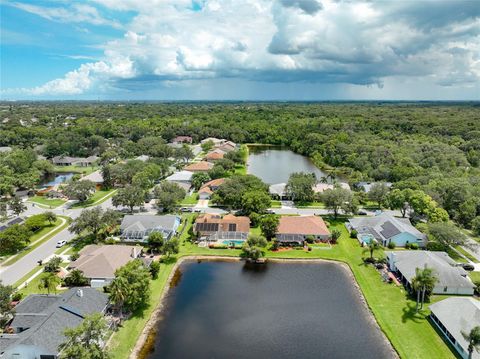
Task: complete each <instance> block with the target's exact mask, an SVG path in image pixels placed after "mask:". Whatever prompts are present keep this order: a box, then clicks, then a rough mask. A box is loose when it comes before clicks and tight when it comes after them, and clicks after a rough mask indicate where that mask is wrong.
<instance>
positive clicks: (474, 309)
mask: <svg viewBox="0 0 480 359" xmlns="http://www.w3.org/2000/svg"><path fill="white" fill-rule="evenodd" d="M429 308H430V311H431V312H432V313H431V314H430V319H431V320H432V322H433V323H435V326H436V327H437V328H438V329H439V330H440V331H441V332H442V334H443V335H444V336H445V338H446V339H447V340H448V341H449V342H450V343H451V344H452V346H453V347H454V348H455V350H456V351H457V352H458V354H459V355H460V357H461V358H464V359H468V358H469V356H468V344H469V343H468V341H467V340H466V339H465V337H464V336H463V334H464V333H466V334H468V333H470V331H471V330H472V329H473V328H474V327H476V326H480V302H479V301H478V300H475V299H473V298H465V297H450V298H447V299H444V300H441V301H440V302H437V303H434V304H432V305H430V307H429ZM472 358H473V359H480V353H478V352H477V351H476V350H475V349H474V350H473V355H472Z"/></svg>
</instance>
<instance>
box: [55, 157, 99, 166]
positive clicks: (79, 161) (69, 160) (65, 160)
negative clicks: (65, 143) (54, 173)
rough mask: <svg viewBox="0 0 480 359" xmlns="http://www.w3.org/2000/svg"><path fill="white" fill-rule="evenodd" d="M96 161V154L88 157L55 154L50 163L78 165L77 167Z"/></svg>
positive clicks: (90, 164)
mask: <svg viewBox="0 0 480 359" xmlns="http://www.w3.org/2000/svg"><path fill="white" fill-rule="evenodd" d="M97 161H98V157H97V156H89V157H86V158H84V157H69V156H55V157H53V158H52V163H53V164H54V165H55V166H79V167H88V166H92V165H93V164H94V163H95V162H97Z"/></svg>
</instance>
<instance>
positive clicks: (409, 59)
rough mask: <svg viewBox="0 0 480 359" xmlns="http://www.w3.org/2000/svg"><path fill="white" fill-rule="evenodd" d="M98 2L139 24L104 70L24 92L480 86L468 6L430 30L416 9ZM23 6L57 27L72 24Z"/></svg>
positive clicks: (248, 0)
mask: <svg viewBox="0 0 480 359" xmlns="http://www.w3.org/2000/svg"><path fill="white" fill-rule="evenodd" d="M93 2H94V3H98V4H101V5H102V6H105V7H107V8H111V9H114V10H117V11H118V10H124V11H135V12H137V15H136V16H135V17H134V18H133V19H132V21H131V22H130V23H129V24H128V25H125V26H126V28H127V31H126V32H125V35H124V36H123V37H122V38H119V39H116V40H114V41H110V42H108V43H106V44H103V49H104V56H103V58H102V59H101V61H98V62H91V63H87V64H84V65H82V66H81V67H80V68H79V69H77V70H75V71H72V72H69V73H68V74H66V75H65V77H64V78H62V79H56V80H53V81H50V82H48V83H46V84H44V85H43V86H39V87H37V88H34V89H30V90H26V91H30V93H32V94H61V93H65V94H80V93H83V92H86V91H90V90H92V89H94V88H95V86H97V85H98V84H99V83H100V84H102V85H103V86H106V87H107V88H108V86H110V87H111V88H125V89H127V90H128V89H130V88H132V86H134V88H135V89H138V88H141V87H142V86H144V88H145V89H150V88H151V87H152V86H153V87H155V83H157V84H163V85H165V84H168V86H171V84H172V83H174V82H179V81H180V82H181V81H184V82H188V83H189V84H191V83H192V82H190V80H198V79H213V78H218V79H221V78H239V79H243V80H250V81H266V82H311V83H324V84H328V83H345V84H353V85H372V84H376V85H378V86H381V85H382V84H383V83H384V82H385V81H387V82H388V83H389V84H390V83H391V81H388V79H389V78H399V77H407V78H408V77H414V78H416V79H421V78H424V79H428V81H429V83H430V82H432V81H433V82H436V83H437V84H439V85H441V86H450V85H451V86H471V85H472V83H474V82H478V81H479V80H480V60H479V55H478V54H479V53H480V45H479V43H478V36H479V34H480V24H479V21H478V16H479V14H478V13H479V11H476V12H475V10H471V11H470V10H469V12H465V13H466V15H465V16H463V17H459V16H458V14H457V13H454V12H453V11H452V9H455V7H461V6H467V5H468V3H462V2H454V3H452V4H451V5H449V6H447V5H448V4H447V5H445V4H446V3H447V2H445V1H438V2H430V3H429V4H430V6H431V7H432V8H433V10H432V11H433V12H434V13H435V14H436V15H437V18H438V19H440V18H441V19H440V20H435V22H433V23H432V21H431V20H430V19H429V16H430V14H429V13H427V12H426V11H425V10H421V11H423V13H421V14H419V13H418V11H417V9H416V8H415V7H416V6H419V5H418V4H417V3H415V2H402V3H401V4H398V3H396V2H392V3H388V4H387V3H385V2H378V3H377V2H371V1H365V2H354V3H352V2H340V1H334V0H325V1H321V2H320V1H315V0H278V1H273V2H272V1H268V0H222V1H212V0H210V1H206V2H205V3H204V6H203V7H202V8H201V9H192V2H191V1H187V0H181V1H178V0H176V1H171V2H167V1H163V0H152V1H137V0H93ZM464 4H467V5H464ZM16 6H17V7H20V6H22V7H23V9H24V10H26V11H30V12H34V13H37V14H38V15H40V16H43V17H45V18H50V19H52V20H57V21H68V19H69V18H70V17H71V16H73V15H72V12H69V11H67V10H64V9H61V8H49V9H48V11H47V10H45V8H40V7H37V6H33V5H25V4H21V5H18V3H16ZM74 9H75V11H76V13H77V14H79V13H81V14H82V17H81V18H82V19H83V20H82V21H87V22H91V23H93V21H97V22H98V23H100V22H102V21H109V20H105V19H103V18H102V17H101V16H100V15H99V12H98V11H97V10H96V9H95V8H94V7H93V6H90V5H75V6H74ZM472 11H473V13H472ZM440 15H442V16H441V17H440ZM77 20H78V18H76V21H77ZM142 84H143V85H142Z"/></svg>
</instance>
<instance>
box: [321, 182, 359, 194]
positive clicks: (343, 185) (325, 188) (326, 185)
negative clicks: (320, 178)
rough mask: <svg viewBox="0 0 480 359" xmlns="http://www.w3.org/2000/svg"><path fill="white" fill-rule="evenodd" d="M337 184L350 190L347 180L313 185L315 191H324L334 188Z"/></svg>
mask: <svg viewBox="0 0 480 359" xmlns="http://www.w3.org/2000/svg"><path fill="white" fill-rule="evenodd" d="M335 186H338V187H340V188H343V189H346V190H349V191H350V186H349V185H348V183H346V182H338V183H335V184H332V183H317V184H315V185H314V186H313V188H312V189H313V192H314V193H323V192H324V191H326V190H327V189H334V188H335Z"/></svg>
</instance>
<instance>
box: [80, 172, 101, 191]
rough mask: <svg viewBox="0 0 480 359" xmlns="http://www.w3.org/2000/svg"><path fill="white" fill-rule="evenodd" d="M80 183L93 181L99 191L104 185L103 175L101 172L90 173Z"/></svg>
mask: <svg viewBox="0 0 480 359" xmlns="http://www.w3.org/2000/svg"><path fill="white" fill-rule="evenodd" d="M80 181H92V182H93V183H95V186H97V189H99V188H100V187H102V185H103V175H102V172H101V171H100V170H98V171H95V172H92V173H90V174H89V175H86V176H84V177H82V178H81V179H80Z"/></svg>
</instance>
